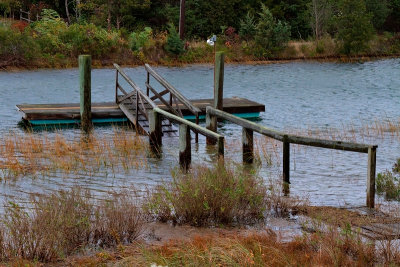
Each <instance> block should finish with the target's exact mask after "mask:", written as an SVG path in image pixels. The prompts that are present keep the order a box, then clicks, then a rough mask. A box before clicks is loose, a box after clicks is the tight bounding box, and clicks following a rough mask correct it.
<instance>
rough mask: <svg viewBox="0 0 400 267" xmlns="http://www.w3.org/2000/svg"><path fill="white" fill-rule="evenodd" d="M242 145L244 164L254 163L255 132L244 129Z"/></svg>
mask: <svg viewBox="0 0 400 267" xmlns="http://www.w3.org/2000/svg"><path fill="white" fill-rule="evenodd" d="M242 144H243V163H253V160H254V154H253V149H254V147H253V146H254V144H253V131H252V130H250V129H247V128H244V127H243V128H242Z"/></svg>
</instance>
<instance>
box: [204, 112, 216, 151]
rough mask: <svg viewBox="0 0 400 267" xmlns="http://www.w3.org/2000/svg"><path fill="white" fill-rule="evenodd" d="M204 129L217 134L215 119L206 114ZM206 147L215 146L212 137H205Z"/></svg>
mask: <svg viewBox="0 0 400 267" xmlns="http://www.w3.org/2000/svg"><path fill="white" fill-rule="evenodd" d="M206 128H207V129H208V130H210V131H212V132H214V133H216V132H217V117H216V116H213V115H211V114H210V113H208V112H207V113H206ZM206 143H207V145H215V144H216V140H215V138H212V137H206Z"/></svg>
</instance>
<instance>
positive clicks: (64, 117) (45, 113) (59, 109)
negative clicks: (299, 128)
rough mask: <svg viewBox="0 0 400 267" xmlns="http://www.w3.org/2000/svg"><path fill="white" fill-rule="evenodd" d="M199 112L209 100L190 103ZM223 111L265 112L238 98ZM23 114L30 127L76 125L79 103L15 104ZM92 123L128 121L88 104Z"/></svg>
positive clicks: (111, 108) (105, 106) (111, 105)
mask: <svg viewBox="0 0 400 267" xmlns="http://www.w3.org/2000/svg"><path fill="white" fill-rule="evenodd" d="M191 102H192V103H193V105H194V106H196V107H198V108H199V109H200V110H201V113H200V119H204V118H205V114H206V107H207V106H212V105H213V102H214V100H213V99H196V100H191ZM155 103H156V104H157V106H158V107H159V108H161V109H164V110H168V109H167V107H166V106H165V105H164V104H162V103H161V102H155ZM223 106H224V108H223V110H224V111H226V112H229V113H231V114H234V115H236V116H239V117H242V118H258V117H259V116H260V112H264V111H265V105H263V104H260V103H257V102H254V101H251V100H248V99H245V98H239V97H233V98H225V99H224V100H223ZM179 107H180V108H181V110H182V114H183V115H184V118H185V119H188V120H194V119H195V117H194V116H193V115H192V114H191V113H190V111H189V110H188V109H187V108H186V107H185V105H183V104H182V103H179ZM17 108H18V110H19V111H20V112H21V113H22V114H23V116H22V119H23V121H24V122H25V123H26V124H27V125H30V126H46V125H47V126H51V125H67V124H79V123H80V106H79V103H73V104H21V105H17ZM92 121H93V123H94V124H104V123H110V124H113V123H123V122H128V119H127V117H126V116H125V114H124V113H123V112H122V111H121V109H120V108H119V106H118V105H117V104H116V103H115V102H104V103H92Z"/></svg>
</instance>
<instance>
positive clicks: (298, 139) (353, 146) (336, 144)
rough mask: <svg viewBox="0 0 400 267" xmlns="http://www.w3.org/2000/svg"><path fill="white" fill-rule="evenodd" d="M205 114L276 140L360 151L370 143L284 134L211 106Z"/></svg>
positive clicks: (363, 150) (366, 149)
mask: <svg viewBox="0 0 400 267" xmlns="http://www.w3.org/2000/svg"><path fill="white" fill-rule="evenodd" d="M207 114H209V115H210V117H212V116H217V117H218V118H222V119H225V120H228V121H230V122H233V123H235V124H237V125H240V126H242V127H244V128H247V129H250V130H253V131H254V132H258V133H260V134H262V135H265V136H268V137H271V138H273V139H276V140H279V141H282V142H283V141H284V140H283V137H284V136H287V142H288V143H292V144H298V145H306V146H314V147H322V148H329V149H336V150H344V151H352V152H360V153H368V148H369V147H370V145H366V144H358V143H351V142H342V141H333V140H323V139H317V138H312V137H305V136H297V135H290V134H286V133H283V132H280V131H276V130H274V129H270V128H267V127H264V126H261V125H259V124H257V123H254V122H251V121H248V120H246V119H242V118H239V117H236V116H235V115H232V114H229V113H227V112H224V111H221V110H218V109H215V108H212V107H207Z"/></svg>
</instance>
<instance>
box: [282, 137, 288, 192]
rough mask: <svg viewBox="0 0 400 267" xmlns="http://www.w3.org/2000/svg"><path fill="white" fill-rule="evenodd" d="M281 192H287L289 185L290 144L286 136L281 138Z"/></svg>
mask: <svg viewBox="0 0 400 267" xmlns="http://www.w3.org/2000/svg"><path fill="white" fill-rule="evenodd" d="M282 163H283V164H282V165H283V172H282V175H283V191H284V193H288V192H289V185H290V143H289V141H288V136H287V135H284V136H283V162H282Z"/></svg>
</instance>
